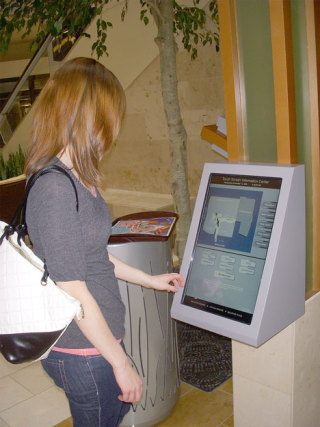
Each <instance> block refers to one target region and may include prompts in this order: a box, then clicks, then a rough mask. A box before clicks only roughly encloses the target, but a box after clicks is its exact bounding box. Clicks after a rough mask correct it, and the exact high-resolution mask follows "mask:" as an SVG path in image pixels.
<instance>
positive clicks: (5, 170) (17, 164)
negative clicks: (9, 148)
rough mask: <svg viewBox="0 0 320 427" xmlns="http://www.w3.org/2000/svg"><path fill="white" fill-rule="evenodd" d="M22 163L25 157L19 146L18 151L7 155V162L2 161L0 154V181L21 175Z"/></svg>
mask: <svg viewBox="0 0 320 427" xmlns="http://www.w3.org/2000/svg"><path fill="white" fill-rule="evenodd" d="M24 163H25V156H24V153H23V151H22V149H21V147H20V145H19V149H18V151H16V152H15V153H10V154H9V158H8V160H7V161H4V159H3V155H2V153H1V152H0V180H4V179H8V178H12V177H14V176H19V175H21V174H23V169H24Z"/></svg>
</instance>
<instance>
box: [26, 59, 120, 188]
mask: <svg viewBox="0 0 320 427" xmlns="http://www.w3.org/2000/svg"><path fill="white" fill-rule="evenodd" d="M124 112H125V95H124V91H123V88H122V86H121V84H120V83H119V81H118V79H117V78H116V77H115V76H114V74H113V73H112V72H111V71H109V70H108V69H107V68H105V67H104V66H103V65H102V64H100V63H99V62H97V61H96V60H94V59H92V58H75V59H72V60H70V61H68V62H66V63H65V64H63V66H62V67H61V68H60V69H59V70H58V71H56V73H55V74H54V75H53V77H51V78H50V79H49V80H48V82H47V83H46V85H45V87H44V88H43V89H42V91H41V94H40V95H39V99H38V100H37V103H36V105H35V111H34V116H33V124H32V145H31V147H30V150H29V152H28V156H27V161H26V167H25V172H26V175H30V174H32V173H33V172H35V171H37V170H38V169H40V168H42V167H43V166H45V165H47V164H48V163H50V162H51V161H52V159H53V158H54V157H55V156H56V155H57V154H58V153H60V152H61V151H62V152H63V151H64V150H65V149H68V152H69V155H70V158H71V161H72V164H73V167H74V169H75V171H76V172H77V174H78V176H79V179H80V180H81V181H82V182H83V184H84V185H87V186H96V185H99V184H100V179H101V174H100V172H99V162H100V160H101V158H102V156H103V154H104V153H105V152H106V151H107V150H108V149H109V147H110V146H111V144H112V142H113V140H114V138H115V137H116V134H117V132H118V129H119V127H120V124H121V121H122V119H123V116H124Z"/></svg>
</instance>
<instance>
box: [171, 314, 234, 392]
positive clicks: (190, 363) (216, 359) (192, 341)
mask: <svg viewBox="0 0 320 427" xmlns="http://www.w3.org/2000/svg"><path fill="white" fill-rule="evenodd" d="M177 333H178V349H179V368H180V379H181V381H184V382H186V383H188V384H191V385H192V386H194V387H198V388H200V389H201V390H204V391H212V390H213V389H214V388H216V387H218V386H219V385H220V384H222V383H223V382H225V381H226V380H227V379H228V378H230V377H231V376H232V350H231V340H230V339H229V338H226V337H222V336H221V335H217V334H214V333H213V332H209V331H205V330H203V329H199V328H196V327H195V326H192V325H188V324H186V323H182V322H177Z"/></svg>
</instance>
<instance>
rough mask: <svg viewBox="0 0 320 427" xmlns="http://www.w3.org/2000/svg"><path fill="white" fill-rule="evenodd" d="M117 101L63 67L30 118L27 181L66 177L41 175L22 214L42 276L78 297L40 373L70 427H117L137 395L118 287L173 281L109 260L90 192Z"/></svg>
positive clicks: (107, 80)
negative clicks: (65, 409) (66, 410)
mask: <svg viewBox="0 0 320 427" xmlns="http://www.w3.org/2000/svg"><path fill="white" fill-rule="evenodd" d="M124 110H125V96H124V92H123V89H122V87H121V85H120V83H119V81H118V80H117V79H116V77H115V76H114V75H113V74H112V73H111V72H110V71H109V70H107V69H106V68H105V67H104V66H102V65H101V64H100V63H98V62H97V61H95V60H94V59H89V58H76V59H73V60H70V61H68V62H66V63H65V64H64V65H63V66H62V67H61V68H60V69H59V70H58V71H57V72H56V73H55V75H54V76H53V77H52V78H50V79H49V81H48V82H47V84H46V86H45V88H44V89H43V90H42V92H41V94H40V96H39V99H38V102H37V106H36V108H35V113H34V119H33V134H32V135H33V136H32V139H33V143H32V146H31V149H30V151H29V155H28V159H27V164H26V174H27V176H30V175H31V174H32V173H33V172H35V171H36V170H38V169H41V168H42V167H44V166H46V165H48V164H51V163H56V164H58V165H60V166H62V167H64V168H65V169H66V170H67V171H69V175H70V176H71V178H72V179H73V181H74V183H75V185H76V189H77V192H78V197H79V211H77V209H76V200H75V193H74V190H73V188H72V185H71V183H70V182H69V180H68V178H67V177H65V176H64V175H63V174H61V173H56V172H52V173H48V174H47V175H43V176H41V177H40V178H39V179H38V180H37V181H36V183H35V185H34V187H33V188H32V190H31V192H30V195H29V198H28V205H27V214H26V215H27V216H26V219H27V225H28V232H29V236H30V239H31V241H32V243H33V248H34V251H35V253H36V254H37V255H38V256H39V257H40V258H41V259H43V260H44V261H45V263H46V266H47V268H48V271H49V274H50V277H51V278H52V279H53V280H54V281H55V282H56V284H57V285H58V286H59V287H60V288H62V289H63V290H64V291H66V292H67V293H68V294H70V295H72V296H73V297H74V298H77V299H78V300H79V301H80V302H81V304H82V307H83V311H84V317H83V318H82V319H80V320H76V319H75V320H74V321H73V322H72V324H71V325H70V326H69V328H68V329H67V331H66V332H65V333H64V335H63V336H62V337H61V338H60V340H59V341H58V342H57V344H56V346H55V347H54V348H53V350H52V351H51V352H50V354H49V357H48V358H47V359H45V360H44V361H43V362H42V364H43V367H44V369H45V370H46V372H47V373H48V374H49V375H50V376H51V377H52V378H53V380H54V381H55V383H56V384H57V385H58V386H60V387H62V388H63V389H64V391H65V393H66V395H67V397H68V399H69V405H70V410H71V413H72V417H73V421H74V425H75V426H90V427H93V426H117V425H118V424H119V423H120V421H121V419H122V418H123V416H124V415H125V413H126V412H127V411H128V410H129V407H130V405H129V404H130V403H132V402H137V401H139V399H140V398H141V394H142V380H141V378H140V377H139V376H138V374H137V373H136V371H135V370H134V369H133V368H132V366H131V364H130V363H129V361H128V358H127V356H126V354H125V351H124V348H123V345H122V339H123V337H124V315H125V308H124V305H123V303H122V301H121V298H120V293H119V288H118V282H117V280H116V278H119V279H122V280H124V281H129V282H132V283H136V284H139V285H141V286H144V287H146V288H153V289H157V290H163V291H168V292H175V291H176V287H177V286H183V279H182V277H181V276H180V275H179V274H174V273H172V274H164V275H160V276H150V275H148V274H146V273H144V272H142V271H140V270H137V269H135V268H133V267H130V266H128V265H127V264H125V263H123V262H121V261H120V260H118V259H117V258H115V257H113V256H111V255H108V253H107V249H106V246H107V241H108V238H109V236H110V231H111V218H110V214H109V212H108V210H107V207H106V205H105V202H104V201H103V199H102V197H101V195H100V194H99V191H98V190H97V187H99V184H100V179H101V177H100V173H99V170H98V165H99V162H100V160H101V158H102V156H103V155H104V153H105V152H106V151H107V150H108V149H109V148H110V145H111V144H112V142H113V140H114V139H115V138H116V137H117V134H118V131H119V128H120V125H121V121H122V118H123V115H124Z"/></svg>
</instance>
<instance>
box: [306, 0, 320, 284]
mask: <svg viewBox="0 0 320 427" xmlns="http://www.w3.org/2000/svg"><path fill="white" fill-rule="evenodd" d="M316 3H317V2H315V3H314V2H313V1H310V0H305V11H306V29H307V46H308V49H307V56H308V80H309V94H308V98H309V102H310V139H311V147H310V150H311V167H312V184H311V185H312V237H313V242H312V261H313V262H312V264H313V267H312V289H313V290H320V260H319V257H320V197H319V186H320V151H319V143H320V141H319V80H318V77H319V72H320V70H319V69H318V67H319V64H320V58H319V50H318V49H317V43H319V40H318V37H319V35H320V30H319V25H320V23H319V22H318V21H317V20H316V19H315V17H316V14H315V12H316V11H317V13H318V18H319V10H317V9H316V8H315V7H314V6H315V4H316ZM318 9H319V5H318ZM318 47H319V45H318Z"/></svg>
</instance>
